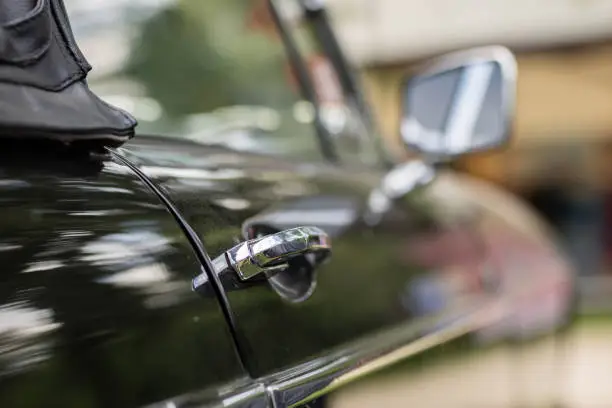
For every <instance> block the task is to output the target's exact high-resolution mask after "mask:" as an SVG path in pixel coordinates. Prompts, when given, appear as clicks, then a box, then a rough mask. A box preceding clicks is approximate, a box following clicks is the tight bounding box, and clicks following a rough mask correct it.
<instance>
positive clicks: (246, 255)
mask: <svg viewBox="0 0 612 408" xmlns="http://www.w3.org/2000/svg"><path fill="white" fill-rule="evenodd" d="M330 252H331V240H330V239H329V236H328V235H327V234H326V233H325V231H323V230H322V229H320V228H317V227H297V228H291V229H287V230H284V231H280V232H277V233H275V234H271V235H266V236H264V237H261V238H255V239H251V240H248V241H245V242H242V243H240V244H238V245H236V246H235V247H233V248H232V249H230V250H229V251H226V252H225V253H224V254H222V255H221V256H219V257H217V258H216V259H215V260H214V261H213V265H215V269H217V265H218V267H222V268H225V267H226V266H230V267H231V268H233V269H234V270H235V271H236V273H237V274H238V278H239V279H240V280H242V281H245V280H248V279H251V278H252V277H254V276H256V275H259V274H261V273H264V272H273V271H275V270H278V269H280V268H284V267H286V264H287V261H289V260H290V259H291V258H293V257H296V256H298V255H306V254H317V255H319V256H320V257H324V258H326V257H327V256H328V255H329V254H330ZM219 258H225V260H223V259H220V260H218V259H219ZM224 264H226V265H224Z"/></svg>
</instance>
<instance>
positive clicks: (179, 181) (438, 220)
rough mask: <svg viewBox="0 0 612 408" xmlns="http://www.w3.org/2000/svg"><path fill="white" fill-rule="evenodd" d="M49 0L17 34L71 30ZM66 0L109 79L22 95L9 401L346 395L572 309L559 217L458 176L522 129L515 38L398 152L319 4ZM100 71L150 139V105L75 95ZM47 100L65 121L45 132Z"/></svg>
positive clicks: (8, 218) (440, 88) (0, 379)
mask: <svg viewBox="0 0 612 408" xmlns="http://www.w3.org/2000/svg"><path fill="white" fill-rule="evenodd" d="M2 1H5V0H2ZM2 1H0V3H2ZM25 3H28V2H24V4H25ZM29 3H32V9H31V10H29V11H28V10H25V13H26V14H25V15H27V16H29V17H28V18H21V19H20V18H19V17H15V18H13V19H7V20H5V21H3V22H2V24H3V26H2V30H3V31H0V33H3V32H4V33H5V34H6V33H8V34H7V37H5V38H8V39H9V40H11V41H12V40H15V41H17V42H14V43H11V44H13V45H14V44H21V45H23V44H25V46H27V47H29V46H33V47H34V48H33V49H34V50H36V49H38V48H36V47H35V46H36V44H37V42H36V41H33V42H32V43H28V42H25V43H24V42H19V41H21V40H22V39H23V38H21V37H19V33H20V31H19V30H17V31H14V30H13V28H14V27H16V26H19V24H22V23H23V22H24V21H34V20H33V18H36V19H38V18H40V19H43V18H49V19H51V20H49V21H56V22H57V21H60V22H61V21H64V22H66V21H67V20H65V19H64V20H62V19H61V18H60V19H59V20H57V18H58V16H59V17H61V16H62V15H63V12H62V11H61V7H59V6H61V1H58V0H37V1H31V2H29ZM29 3H28V4H29ZM93 3H94V2H91V4H93ZM66 4H67V6H68V12H69V13H70V14H71V15H72V24H73V26H74V29H75V33H76V38H77V40H78V41H79V43H80V44H81V46H82V47H83V50H84V54H85V56H87V59H89V60H90V61H92V63H93V65H94V67H101V69H100V71H98V72H96V69H94V70H93V71H92V73H91V75H90V77H89V79H88V82H87V83H86V82H84V80H83V82H79V83H78V84H80V85H79V86H82V88H78V89H76V88H74V89H72V90H70V89H71V88H62V87H59V88H58V89H46V88H44V87H42V88H37V87H36V86H32V87H31V88H28V87H22V88H19V89H25V90H24V91H19V92H18V93H15V92H16V91H15V90H14V89H13V90H12V91H11V92H13V93H12V94H11V93H4V95H18V96H15V98H16V99H14V100H13V99H11V100H9V99H7V97H2V96H0V98H3V100H2V106H0V119H1V120H0V122H3V123H4V124H5V126H0V127H2V128H3V129H4V130H3V131H2V137H1V138H0V157H1V158H0V202H1V204H0V208H1V209H2V216H1V217H0V231H1V232H0V265H2V267H1V273H0V406H1V407H56V406H57V407H60V406H61V407H135V406H155V407H196V406H197V407H201V406H206V407H207V406H224V407H228V406H231V407H247V406H248V407H268V406H270V407H285V406H303V405H307V404H309V403H311V402H314V403H317V404H323V403H324V401H323V400H321V399H320V397H322V396H324V395H325V394H327V393H329V392H330V391H332V390H334V389H336V388H338V387H339V386H342V385H344V384H346V383H348V382H351V381H354V380H356V379H359V378H363V377H364V376H366V375H368V374H370V373H373V372H375V371H378V370H380V369H382V368H384V367H387V366H390V365H392V364H394V363H396V362H398V361H401V360H404V359H409V358H410V357H413V356H415V355H417V354H420V353H424V352H426V351H428V350H433V351H435V350H436V347H437V346H439V345H441V344H446V343H448V342H450V341H452V340H454V339H460V338H461V339H467V341H468V342H469V344H470V345H472V346H480V345H484V344H488V343H490V342H492V341H499V340H508V339H510V340H515V341H518V342H522V341H524V340H525V339H529V338H535V337H539V336H541V335H542V334H548V333H554V332H556V331H558V330H560V329H561V328H563V327H564V326H565V325H566V324H567V323H569V321H570V317H571V315H572V312H573V304H574V303H573V299H574V297H573V293H574V287H573V281H572V270H571V267H570V265H569V263H568V262H567V260H566V259H565V256H564V255H563V254H562V253H561V252H560V251H559V250H558V249H557V247H556V245H555V241H554V239H553V238H552V237H551V235H550V233H549V232H548V229H547V227H546V225H544V224H543V222H542V221H541V220H540V219H539V218H538V216H536V215H535V214H534V213H533V212H532V211H531V210H530V209H529V208H528V207H527V206H526V205H524V204H523V203H522V202H520V201H519V200H518V199H517V198H515V197H513V196H512V195H510V194H509V193H506V192H504V191H502V190H499V189H498V188H496V187H494V186H493V185H490V184H488V183H486V182H484V181H481V180H477V179H474V178H471V177H470V176H467V175H464V174H459V173H455V172H453V171H451V170H449V169H448V166H446V164H447V163H448V162H449V161H450V160H451V159H452V158H454V157H457V156H459V155H463V154H468V153H471V152H476V151H483V150H487V149H492V148H496V147H498V146H501V145H503V144H504V143H505V142H506V140H507V138H508V135H509V131H510V120H511V115H512V110H513V106H514V105H513V104H514V100H513V98H514V87H515V81H516V63H515V61H514V57H513V56H512V54H511V53H510V52H509V51H508V50H507V49H505V48H503V47H497V46H492V47H484V48H478V49H472V50H468V51H464V52H459V53H453V54H450V55H447V56H444V57H442V58H439V59H436V60H433V61H431V63H429V64H427V65H426V66H424V67H422V68H420V69H419V70H418V71H416V73H413V74H412V75H411V76H410V80H408V81H407V82H406V83H405V84H404V86H403V88H402V89H401V90H399V92H400V93H401V95H402V100H403V110H402V118H403V119H402V125H401V129H400V134H401V136H402V140H403V141H404V143H405V144H406V146H407V147H408V148H410V149H412V151H416V152H418V153H420V155H419V156H418V158H414V159H411V160H409V161H400V160H398V159H395V158H394V157H392V156H391V155H390V154H389V153H388V152H387V151H386V150H385V149H384V148H383V144H382V141H381V140H380V139H379V138H378V135H377V132H376V130H375V125H374V121H373V120H372V115H371V114H370V112H369V107H368V106H367V103H366V102H365V99H364V97H363V95H362V93H361V91H360V87H359V84H358V81H357V78H356V76H355V75H354V74H353V73H352V71H351V69H350V67H349V64H348V63H347V61H346V58H345V57H344V55H343V53H342V50H341V48H340V47H339V45H338V42H337V41H336V38H335V37H334V35H333V32H332V30H331V27H330V24H329V21H328V18H327V14H326V11H325V10H324V8H323V7H322V6H321V4H320V2H311V1H306V0H304V1H298V0H270V1H266V2H259V3H258V2H248V1H239V0H231V1H230V0H224V1H215V2H213V1H186V2H174V1H158V2H133V1H131V2H121V1H116V2H109V3H108V4H106V5H105V6H103V5H102V4H97V5H96V6H97V7H98V8H97V9H93V8H91V4H90V3H89V2H76V1H75V0H71V1H69V0H66ZM103 7H105V8H103ZM21 11H24V10H21ZM36 16H38V17H36ZM41 16H42V17H41ZM53 18H56V20H53ZM28 19H29V20H28ZM6 21H8V22H6ZM60 25H61V24H60ZM53 27H55V26H53V25H52V29H51V31H44V30H43V31H41V32H42V33H53V35H56V36H58V37H57V38H59V35H60V34H58V33H62V32H63V33H64V34H65V33H66V32H70V30H69V27H68V28H67V29H66V27H64V28H63V30H64V31H62V28H61V27H60V28H59V29H58V28H57V27H55V28H53ZM12 30H13V31H12ZM65 30H67V31H65ZM15 33H16V34H15ZM12 34H15V37H13V38H11V37H10V35H12ZM41 35H43V34H41ZM44 35H47V34H44ZM44 35H43V37H42V38H47V37H45V36H44ZM49 35H50V34H49ZM57 38H56V39H57ZM53 41H55V40H51V47H53V46H54V45H53V44H55V43H54V42H53ZM57 41H59V40H57ZM9 43H10V41H9ZM43 43H44V41H41V44H43ZM67 43H68V44H69V43H70V42H69V41H68V42H67ZM32 44H33V45H32ZM39 45H40V44H39ZM7 47H8V46H7ZM41 47H42V48H40V50H41V53H40V55H43V56H44V55H50V54H49V53H51V52H53V50H52V48H49V49H47V48H45V47H44V46H42V45H41ZM6 49H9V48H5V50H6ZM15 49H17V48H15ZM60 49H63V48H61V44H60ZM67 49H69V50H72V51H73V52H75V55H77V54H76V52H77V51H78V49H76V48H74V46H72V48H70V47H68V48H67ZM58 52H59V51H58ZM63 52H66V51H63ZM78 52H79V53H80V51H78ZM45 53H46V54H45ZM0 55H9V54H2V53H1V52H0ZM33 58H34V59H33V61H34V62H32V64H36V63H37V61H38V59H37V58H38V57H33ZM41 58H42V57H41ZM82 61H85V60H84V59H83V60H82ZM11 64H13V65H11ZM19 64H20V63H18V62H15V60H13V61H12V62H11V61H9V62H6V61H5V66H6V67H9V68H10V69H13V68H14V67H19V69H23V70H24V72H29V71H27V70H28V69H30V68H29V67H31V66H32V65H25V66H22V65H19ZM6 67H5V68H6ZM11 67H13V68H11ZM24 67H25V68H24ZM5 68H3V67H2V66H0V85H2V84H3V83H6V84H8V83H11V82H10V78H11V76H10V75H9V74H10V73H11V72H12V71H11V72H9V71H10V69H9V68H6V69H5ZM15 69H17V68H15ZM32 69H33V68H32ZM5 71H6V72H5ZM86 71H87V69H84V72H86ZM58 72H59V70H58ZM11 75H12V74H11ZM58 75H59V74H58ZM80 79H83V78H80ZM71 86H72V85H71ZM88 87H91V88H92V89H93V90H95V91H96V92H97V93H98V94H99V95H101V97H102V98H103V99H104V100H105V102H100V103H99V104H98V102H96V104H98V105H96V106H97V108H96V109H104V107H108V108H109V109H110V108H111V107H110V105H108V103H113V104H115V105H118V106H121V107H124V108H126V109H127V110H129V111H130V112H132V113H133V114H134V115H135V116H136V118H137V119H138V120H139V122H140V126H141V128H139V129H141V130H139V131H138V132H136V136H135V137H133V138H131V133H130V129H131V128H133V122H132V121H131V116H130V115H127V114H125V113H124V112H123V111H121V110H113V111H112V114H109V113H108V112H105V111H102V110H98V111H95V110H92V109H93V108H92V107H91V106H89V105H88V106H85V104H79V103H75V102H74V101H78V100H79V99H78V98H80V97H82V95H84V94H81V93H80V92H86V91H87V92H88ZM3 89H4V88H2V86H0V95H2V93H1V92H4V91H2V90H3ZM31 89H35V90H31ZM40 89H43V91H41V90H40ZM75 89H76V90H75ZM79 89H80V91H79ZM7 92H8V91H7ZM53 92H56V93H57V96H56V97H53ZM69 92H73V93H74V94H77V95H76V96H75V95H74V94H71V95H67V93H69ZM43 93H44V96H40V99H36V98H35V97H36V95H38V94H43ZM87 97H88V98H90V97H93V96H90V95H89V94H87ZM20 98H21V99H20ZM32 98H34V99H32ZM62 98H73V99H70V100H71V101H72V102H70V103H68V102H66V103H65V104H63V105H62V101H65V100H68V99H62ZM37 101H40V105H37ZM96 101H97V100H96ZM20 104H25V105H20ZM60 105H61V106H60ZM23 106H27V107H28V108H27V109H28V110H27V111H24V109H25V108H23ZM10 109H14V110H16V109H20V110H19V112H18V113H19V118H18V120H17V119H14V118H13V117H9V116H8V115H7V114H6V112H9V111H10ZM37 109H38V110H37ZM54 109H55V110H54ZM112 109H114V108H112ZM39 110H41V111H44V112H45V114H48V116H53V112H59V113H57V115H56V116H55V117H47V118H43V119H40V120H42V121H45V120H46V121H48V123H51V125H50V127H49V128H44V126H42V127H41V126H40V125H36V124H35V125H36V126H38V128H37V131H36V132H32V131H31V127H32V126H34V125H32V123H34V122H36V121H37V120H39V116H37V115H41V113H40V112H39ZM92 112H93V113H92ZM100 112H103V113H104V115H110V116H109V117H104V118H101V117H100V116H99V115H102V113H100ZM98 114H99V115H98ZM78 115H83V116H78ZM88 115H89V116H88ZM96 115H98V116H96ZM113 115H114V116H113ZM122 115H125V116H122ZM11 121H12V122H11ZM20 121H21V122H20ZM96 121H98V122H99V123H103V122H104V121H107V122H112V123H111V125H113V126H110V125H109V126H108V127H107V128H104V126H102V125H99V124H97V123H98V122H96ZM113 121H114V122H113ZM122 121H123V122H122ZM6 123H10V126H8V125H6ZM22 123H25V124H26V125H24V126H21V124H22ZM91 123H93V125H91V126H90V127H87V126H89V124H91ZM30 125H32V126H30ZM28 126H30V128H28ZM54 126H55V127H54ZM85 128H87V129H88V131H85V130H87V129H85ZM105 129H106V130H105ZM121 129H124V130H123V131H122V130H121ZM126 129H127V130H126ZM85 136H86V137H85ZM230 136H231V137H230ZM236 138H237V139H236ZM247 141H248V142H249V143H251V142H252V143H253V145H254V146H256V147H258V151H253V150H251V149H248V148H247V149H242V151H241V150H240V148H241V147H244V146H248V143H247ZM266 145H269V146H271V147H270V150H272V149H274V151H273V152H272V151H270V152H269V154H268V152H267V150H268V148H263V149H262V148H261V146H266ZM261 150H265V151H266V152H263V153H262V151H261ZM272 153H274V154H272Z"/></svg>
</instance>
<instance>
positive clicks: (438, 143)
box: [400, 46, 517, 159]
mask: <svg viewBox="0 0 612 408" xmlns="http://www.w3.org/2000/svg"><path fill="white" fill-rule="evenodd" d="M516 71H517V64H516V59H515V58H514V55H513V54H512V52H511V51H510V50H508V49H507V48H505V47H501V46H491V47H484V48H475V49H471V50H467V51H460V52H457V53H452V54H448V55H445V56H442V57H440V58H438V59H436V60H434V61H432V62H430V63H429V64H427V65H426V66H424V67H423V68H421V69H420V70H418V72H417V74H416V75H414V76H411V77H410V78H409V79H408V80H407V81H405V82H404V85H403V87H402V90H401V91H402V112H401V114H402V116H401V118H402V119H401V129H400V134H401V136H402V139H403V141H404V143H405V144H406V145H407V146H408V147H409V148H411V149H414V150H416V151H418V152H420V153H423V154H425V155H427V156H429V157H431V158H433V159H444V158H450V157H453V156H457V155H461V154H464V153H470V152H477V151H483V150H488V149H492V148H495V147H499V146H501V145H503V144H505V143H506V142H507V141H508V139H509V137H510V128H511V120H512V116H513V114H514V108H515V94H516Z"/></svg>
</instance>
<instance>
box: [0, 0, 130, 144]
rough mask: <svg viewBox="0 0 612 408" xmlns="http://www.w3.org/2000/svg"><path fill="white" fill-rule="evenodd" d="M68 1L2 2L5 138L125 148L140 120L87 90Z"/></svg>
mask: <svg viewBox="0 0 612 408" xmlns="http://www.w3.org/2000/svg"><path fill="white" fill-rule="evenodd" d="M89 70H91V66H90V65H89V63H88V62H87V60H86V59H85V57H84V56H83V54H82V53H81V51H80V50H79V48H78V46H77V44H76V41H75V39H74V36H73V34H72V30H71V28H70V23H69V21H68V17H67V14H66V10H65V7H64V4H63V0H0V136H3V135H4V136H6V135H9V136H10V137H16V136H15V135H18V136H36V137H41V136H42V137H52V138H59V139H62V140H68V141H70V140H79V139H87V140H92V139H99V140H100V141H101V142H102V143H103V144H107V145H117V144H121V143H122V142H124V141H125V140H127V139H128V138H130V137H131V136H133V134H134V128H135V126H136V120H135V119H134V118H133V117H132V116H130V115H129V114H127V113H126V112H124V111H122V110H120V109H117V108H115V107H113V106H110V105H108V104H107V103H105V102H103V101H102V100H100V99H99V98H98V97H97V96H96V95H95V94H94V93H93V92H91V91H90V90H89V88H88V86H87V82H86V76H87V73H88V72H89Z"/></svg>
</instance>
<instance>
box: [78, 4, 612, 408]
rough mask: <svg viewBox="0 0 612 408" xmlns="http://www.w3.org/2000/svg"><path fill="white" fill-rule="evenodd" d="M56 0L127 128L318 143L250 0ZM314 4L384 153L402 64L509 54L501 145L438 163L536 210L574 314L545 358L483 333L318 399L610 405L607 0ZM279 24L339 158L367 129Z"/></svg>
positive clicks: (280, 146)
mask: <svg viewBox="0 0 612 408" xmlns="http://www.w3.org/2000/svg"><path fill="white" fill-rule="evenodd" d="M66 3H67V6H68V9H69V13H70V14H71V18H72V22H73V25H74V29H75V32H76V35H77V38H78V40H79V43H80V44H81V47H82V48H83V50H84V52H85V54H86V56H87V58H88V59H89V61H90V62H91V63H92V65H93V66H94V67H95V70H94V72H93V73H92V75H91V76H90V84H91V86H92V88H93V89H94V90H95V91H97V92H98V94H100V95H101V96H102V97H103V98H105V99H106V100H108V101H109V102H112V103H114V104H116V105H119V106H122V107H124V108H126V109H127V110H129V111H131V112H133V113H134V114H135V116H136V117H137V118H138V119H139V121H140V132H141V133H142V132H144V133H164V134H171V135H176V136H177V137H185V138H191V139H197V140H201V141H209V142H214V143H222V144H226V145H230V146H232V147H233V148H237V149H241V150H250V151H256V152H267V153H274V154H294V155H296V156H300V157H302V158H307V159H309V160H318V159H319V157H318V155H319V154H318V151H319V150H318V145H317V142H316V138H315V137H314V136H313V135H312V132H313V128H312V121H313V108H312V106H310V105H309V103H308V102H306V101H305V100H303V98H302V96H301V95H300V94H299V92H298V91H297V83H296V79H295V75H294V74H293V73H292V70H291V68H290V66H289V64H288V63H287V61H286V60H285V56H284V53H283V48H282V43H281V41H280V40H279V38H278V37H277V34H275V32H274V27H273V24H272V22H271V20H270V16H269V15H267V14H266V12H265V5H264V2H262V1H257V0H252V1H242V0H224V1H208V0H207V1H202V0H200V1H183V0H66ZM279 3H283V7H284V8H283V10H285V11H284V13H285V14H284V15H283V16H281V17H282V18H284V19H286V20H287V21H288V22H293V21H294V20H295V19H296V17H295V10H293V9H292V8H291V2H290V1H284V2H283V1H282V0H279ZM326 4H327V5H328V7H329V12H330V15H331V18H332V21H333V24H334V28H335V30H336V33H337V35H338V37H339V39H340V42H341V44H342V46H343V47H344V49H345V51H346V53H347V56H348V58H349V60H350V61H351V63H352V64H353V65H354V67H355V69H356V72H357V73H358V76H359V78H360V79H361V82H362V84H363V85H364V87H365V91H366V94H367V97H368V100H369V102H370V104H371V106H372V108H373V111H374V114H375V120H376V122H377V124H378V125H379V128H380V136H381V137H382V140H384V143H385V145H386V147H387V149H388V150H389V151H390V152H391V153H392V154H393V155H395V156H408V155H410V152H408V151H406V150H405V148H404V147H403V146H402V143H401V141H400V137H399V134H398V131H397V129H398V128H399V113H400V107H399V99H400V93H399V88H400V82H401V81H402V80H403V79H404V77H405V75H406V73H407V72H410V70H411V69H412V68H413V67H414V66H415V65H417V64H419V63H420V62H422V61H423V60H424V59H426V58H430V57H432V56H435V55H438V54H441V53H444V52H447V51H452V50H456V49H460V48H466V47H471V46H476V45H486V44H502V45H506V46H508V47H510V48H511V49H512V50H513V51H514V52H515V53H516V55H517V59H518V68H519V79H518V94H517V96H518V109H517V113H516V117H515V121H514V131H513V142H512V144H511V145H510V146H509V148H507V149H504V150H501V151H497V152H494V153H487V154H479V155H471V156H468V157H466V158H463V159H461V160H459V161H457V162H456V163H453V166H455V167H456V168H458V169H460V170H462V171H465V172H468V173H471V174H474V175H477V176H479V177H482V178H485V179H488V180H491V181H493V182H494V183H497V184H500V185H502V186H504V187H505V188H507V189H509V190H511V191H513V192H515V193H516V194H517V195H519V196H521V197H524V198H525V199H526V200H528V201H529V202H530V203H532V205H533V206H535V207H536V208H537V209H538V211H540V212H541V213H542V214H543V216H544V217H545V218H546V219H548V220H549V221H550V223H551V224H552V226H553V227H554V228H555V229H556V231H557V232H558V233H559V235H560V237H561V241H562V244H563V245H564V246H565V247H566V249H567V251H568V252H569V254H570V255H571V257H572V259H573V261H574V262H575V264H576V265H577V268H578V271H579V275H580V279H579V284H580V294H581V297H580V299H581V302H580V312H581V315H582V316H583V318H581V320H580V322H579V324H578V326H577V328H576V329H574V330H573V332H572V334H571V336H570V337H569V339H568V340H567V342H568V344H569V345H570V346H568V347H565V350H566V352H564V353H563V358H559V356H557V355H554V356H553V355H548V357H547V354H546V352H543V351H542V350H541V349H538V348H542V347H544V348H545V350H550V348H546V346H545V345H543V344H540V343H538V344H536V345H534V346H530V347H531V348H529V349H525V350H524V353H523V354H522V357H523V358H520V359H519V360H520V361H514V364H509V363H508V361H509V359H508V358H507V355H506V354H505V353H506V350H505V349H499V348H498V349H495V350H491V352H490V353H488V354H487V353H485V354H479V355H478V356H477V357H474V358H473V359H472V360H470V361H469V362H468V361H463V360H462V361H460V362H457V364H451V363H448V362H446V363H445V364H442V365H436V364H427V367H426V366H425V364H423V366H422V367H421V368H420V370H426V371H427V372H426V373H425V374H424V375H420V376H419V377H418V378H419V379H418V380H416V378H417V377H414V378H415V379H414V380H410V378H409V377H410V375H409V374H406V373H404V372H401V373H399V374H398V373H396V372H394V373H391V374H388V375H387V374H385V375H387V377H385V381H384V385H382V384H383V382H378V383H377V382H376V381H378V380H376V379H374V380H372V381H373V382H372V383H371V384H375V385H369V384H360V385H359V388H349V390H347V391H343V392H340V393H339V394H338V395H336V396H334V398H333V402H334V404H336V405H337V406H342V407H344V406H347V407H348V406H381V405H382V404H383V403H386V404H388V405H389V404H390V406H409V405H412V404H415V405H418V406H427V407H429V406H432V407H440V406H461V407H467V406H470V407H479V406H482V407H493V406H509V405H511V404H514V405H520V404H523V403H526V402H525V401H528V403H529V404H530V405H529V406H537V404H538V403H543V401H550V399H551V398H553V399H556V400H558V401H559V402H561V403H565V404H567V405H568V406H572V407H587V406H588V407H602V408H603V407H609V406H611V404H612V387H609V381H606V379H609V378H612V347H610V346H609V345H610V344H612V325H610V326H608V324H607V323H606V317H607V315H610V316H611V317H612V182H611V181H610V180H611V175H612V164H611V163H612V162H611V160H610V159H611V158H612V2H611V1H609V0H540V1H537V2H536V1H531V0H529V1H528V0H463V1H452V0H428V1H416V0H375V1H372V0H327V1H326ZM292 24H293V23H292ZM291 27H292V30H294V33H293V34H294V35H295V36H296V37H298V38H299V43H300V48H301V49H300V52H302V53H303V54H304V55H305V56H306V57H307V58H306V59H307V61H308V64H309V69H311V72H312V75H313V78H314V82H315V87H316V88H317V92H318V94H319V95H318V98H319V100H320V101H321V102H322V103H323V104H324V108H325V109H324V110H323V111H324V116H325V117H324V120H325V121H326V123H327V124H328V126H329V128H330V129H337V131H336V132H332V133H334V134H335V136H336V137H337V138H338V140H339V141H340V143H342V144H343V145H344V146H346V149H345V152H348V153H346V154H347V156H348V157H347V160H349V161H350V160H357V161H367V160H368V158H369V157H370V156H371V155H369V152H370V151H371V150H372V149H373V147H372V143H371V141H368V140H367V138H362V139H359V138H357V139H351V138H350V137H348V136H346V135H348V134H357V135H359V134H360V131H359V129H361V128H362V124H360V123H359V118H358V115H357V114H354V110H353V108H352V106H353V101H350V100H346V97H345V95H343V94H342V91H341V90H340V89H339V86H338V85H337V83H336V81H337V78H334V76H333V75H331V74H329V72H328V70H327V68H328V67H327V66H326V64H325V61H324V60H322V59H321V58H320V57H321V55H320V52H319V50H318V48H317V47H318V46H317V44H316V42H315V41H313V39H312V38H311V37H310V36H309V34H308V29H307V28H304V27H302V26H300V25H299V24H295V25H292V26H291ZM279 78H283V80H282V81H279ZM347 129H350V130H352V132H349V131H347ZM355 129H357V131H356V132H355ZM305 133H310V134H309V137H303V136H304V134H305ZM219 135H223V137H220V136H219ZM281 135H282V136H283V137H281ZM169 154H171V152H169ZM610 321H611V323H612V319H610ZM536 356H537V357H536ZM551 358H552V359H555V361H557V363H556V365H555V369H554V372H553V373H551V372H550V371H546V370H548V369H549V368H550V364H548V365H546V364H544V363H543V360H542V359H549V360H547V362H549V361H550V359H551ZM466 373H468V374H469V375H466ZM517 373H520V375H519V374H517ZM422 374H423V373H422ZM501 378H503V379H504V381H503V383H504V384H506V383H507V382H508V379H509V378H510V379H511V380H510V383H516V382H518V381H521V382H522V383H523V385H524V384H527V387H520V389H521V390H525V389H527V391H525V392H523V391H521V392H520V393H518V392H514V391H513V389H512V388H510V389H508V388H507V387H505V388H504V387H502V386H501V385H499V384H501V382H500V381H501V380H500V381H497V380H499V379H501ZM519 378H520V380H519ZM411 381H412V382H411ZM502 388H503V389H502ZM483 389H486V390H487V392H484V393H483ZM517 389H519V387H518V386H517ZM441 390H445V391H441ZM468 390H473V392H472V391H468ZM449 395H452V396H453V399H452V401H451V400H450V399H449ZM551 395H553V397H551ZM372 398H374V399H372ZM376 398H379V399H376ZM381 398H382V399H381ZM540 406H541V405H540Z"/></svg>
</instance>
